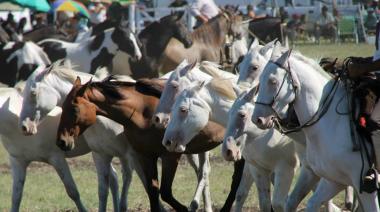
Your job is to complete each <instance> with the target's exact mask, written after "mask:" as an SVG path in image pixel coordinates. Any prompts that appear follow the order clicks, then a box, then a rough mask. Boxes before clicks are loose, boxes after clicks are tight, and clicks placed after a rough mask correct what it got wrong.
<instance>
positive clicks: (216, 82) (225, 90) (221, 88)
mask: <svg viewBox="0 0 380 212" xmlns="http://www.w3.org/2000/svg"><path fill="white" fill-rule="evenodd" d="M208 85H209V86H210V88H211V89H213V90H214V91H216V92H217V93H218V94H219V95H221V96H222V97H225V98H227V99H228V100H235V99H236V98H237V97H236V94H235V92H234V89H233V85H232V82H231V81H230V80H228V79H222V78H214V79H212V80H211V81H210V83H209V84H208Z"/></svg>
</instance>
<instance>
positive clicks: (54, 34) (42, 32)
mask: <svg viewBox="0 0 380 212" xmlns="http://www.w3.org/2000/svg"><path fill="white" fill-rule="evenodd" d="M47 38H54V39H58V40H63V41H68V42H71V41H73V39H72V38H70V37H69V35H68V34H67V33H66V32H64V31H63V30H60V29H58V28H57V27H56V26H55V25H47V26H43V27H41V28H38V29H35V30H32V31H29V32H26V33H24V34H23V40H24V41H33V42H35V43H36V42H38V41H41V40H43V39H47Z"/></svg>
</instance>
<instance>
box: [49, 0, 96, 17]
mask: <svg viewBox="0 0 380 212" xmlns="http://www.w3.org/2000/svg"><path fill="white" fill-rule="evenodd" d="M52 10H53V11H54V10H55V11H71V12H75V13H80V14H82V15H84V16H86V17H87V18H89V17H90V13H89V12H88V10H87V8H86V6H84V5H83V4H82V3H80V2H77V1H72V0H58V1H55V2H54V3H53V4H52Z"/></svg>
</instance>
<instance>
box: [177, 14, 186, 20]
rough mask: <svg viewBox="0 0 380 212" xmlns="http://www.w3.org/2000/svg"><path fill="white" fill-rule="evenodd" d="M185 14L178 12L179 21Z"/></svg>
mask: <svg viewBox="0 0 380 212" xmlns="http://www.w3.org/2000/svg"><path fill="white" fill-rule="evenodd" d="M183 14H185V13H178V12H177V21H180V20H181V19H182V17H183Z"/></svg>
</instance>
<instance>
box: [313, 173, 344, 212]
mask: <svg viewBox="0 0 380 212" xmlns="http://www.w3.org/2000/svg"><path fill="white" fill-rule="evenodd" d="M344 188H345V186H344V185H341V184H337V183H334V182H331V181H329V180H326V179H325V178H321V180H320V181H319V184H318V187H317V189H316V190H315V192H314V194H313V195H312V196H311V198H310V199H309V201H308V202H307V211H308V212H311V211H315V212H317V211H319V210H320V208H321V205H322V204H323V203H325V202H327V201H328V200H330V199H332V198H333V197H334V196H335V195H337V194H338V193H339V192H340V191H342V190H343V189H344Z"/></svg>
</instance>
